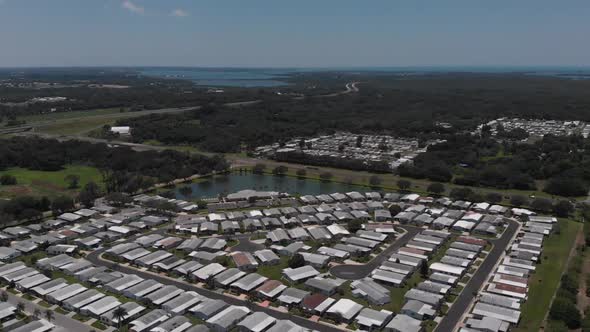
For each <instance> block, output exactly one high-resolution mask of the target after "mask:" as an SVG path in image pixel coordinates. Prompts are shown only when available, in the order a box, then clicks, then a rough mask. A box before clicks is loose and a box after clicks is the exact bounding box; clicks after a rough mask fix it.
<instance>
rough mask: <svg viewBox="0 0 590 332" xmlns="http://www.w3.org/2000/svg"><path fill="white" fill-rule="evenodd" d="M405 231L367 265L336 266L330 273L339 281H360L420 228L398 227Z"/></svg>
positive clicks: (420, 229) (418, 231)
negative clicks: (339, 279)
mask: <svg viewBox="0 0 590 332" xmlns="http://www.w3.org/2000/svg"><path fill="white" fill-rule="evenodd" d="M398 227H399V228H402V229H404V230H405V231H406V233H405V234H404V235H402V237H401V238H398V239H397V240H396V241H395V242H394V243H392V244H391V245H390V246H389V247H387V249H385V250H383V251H382V252H381V253H379V255H377V256H376V257H374V258H373V259H372V260H371V261H370V262H368V263H367V264H362V265H338V266H334V267H332V268H331V269H330V273H331V274H332V275H333V276H335V277H337V278H341V279H348V280H358V279H362V278H364V277H366V276H368V275H369V274H371V272H372V271H373V270H375V269H376V268H377V267H378V266H379V265H381V264H382V263H383V262H384V261H386V260H387V259H389V256H391V254H393V252H394V251H396V250H397V249H399V248H401V247H403V246H405V245H406V243H408V241H410V240H411V239H412V238H413V237H414V235H416V234H418V233H420V232H421V231H422V228H419V227H413V226H398Z"/></svg>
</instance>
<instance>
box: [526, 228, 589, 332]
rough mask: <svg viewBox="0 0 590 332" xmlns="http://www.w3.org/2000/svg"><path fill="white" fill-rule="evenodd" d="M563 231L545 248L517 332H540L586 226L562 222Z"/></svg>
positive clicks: (550, 238) (530, 285) (531, 279)
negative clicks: (577, 238)
mask: <svg viewBox="0 0 590 332" xmlns="http://www.w3.org/2000/svg"><path fill="white" fill-rule="evenodd" d="M559 228H560V234H552V235H551V236H549V238H548V239H547V240H546V241H545V242H544V244H543V254H542V255H543V256H542V259H541V264H539V265H538V266H537V269H536V271H535V273H534V274H533V276H532V277H531V278H530V280H529V293H528V300H527V301H526V302H525V304H524V305H523V307H522V316H521V319H520V324H519V325H518V327H517V328H516V329H515V330H514V331H517V332H525V331H539V329H540V327H541V325H542V323H543V320H544V318H545V315H546V314H547V311H548V310H549V305H550V303H551V299H552V298H553V295H554V294H555V292H556V291H557V287H558V285H559V281H560V279H561V275H562V272H563V271H564V269H565V264H566V263H567V260H568V256H569V254H570V251H571V249H572V246H573V245H574V244H575V243H576V236H577V234H578V232H580V231H581V229H582V224H580V223H576V222H574V221H571V220H567V219H560V220H559Z"/></svg>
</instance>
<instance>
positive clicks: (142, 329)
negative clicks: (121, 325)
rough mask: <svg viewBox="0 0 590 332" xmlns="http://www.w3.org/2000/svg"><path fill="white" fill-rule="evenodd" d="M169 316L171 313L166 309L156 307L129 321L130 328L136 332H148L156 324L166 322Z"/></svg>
mask: <svg viewBox="0 0 590 332" xmlns="http://www.w3.org/2000/svg"><path fill="white" fill-rule="evenodd" d="M169 318H170V315H169V314H168V313H167V312H166V311H164V310H162V309H155V310H152V311H150V312H148V313H146V314H144V315H143V316H141V317H139V318H136V319H135V320H133V321H131V322H130V323H129V330H130V331H134V332H147V331H149V330H150V329H151V328H153V327H154V326H157V325H159V324H161V323H162V322H165V321H166V320H168V319H169Z"/></svg>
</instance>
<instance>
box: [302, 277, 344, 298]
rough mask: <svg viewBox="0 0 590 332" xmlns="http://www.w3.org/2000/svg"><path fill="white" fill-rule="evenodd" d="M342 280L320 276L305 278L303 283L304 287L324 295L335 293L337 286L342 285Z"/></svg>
mask: <svg viewBox="0 0 590 332" xmlns="http://www.w3.org/2000/svg"><path fill="white" fill-rule="evenodd" d="M343 283H344V280H342V279H331V278H320V277H315V278H311V279H307V280H306V281H305V283H304V285H305V287H306V288H307V289H309V290H310V291H312V292H314V293H320V294H323V295H326V296H330V295H333V294H335V293H336V292H337V291H338V288H339V287H340V286H342V284H343Z"/></svg>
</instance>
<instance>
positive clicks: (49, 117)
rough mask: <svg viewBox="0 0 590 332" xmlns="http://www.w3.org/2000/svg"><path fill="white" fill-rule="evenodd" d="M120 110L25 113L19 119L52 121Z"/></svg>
mask: <svg viewBox="0 0 590 332" xmlns="http://www.w3.org/2000/svg"><path fill="white" fill-rule="evenodd" d="M118 113H121V112H120V108H118V107H114V108H102V109H95V110H86V111H73V112H55V113H47V114H36V115H27V116H23V117H19V118H18V119H19V120H25V121H27V122H38V121H53V120H64V119H72V118H83V117H88V116H97V115H109V114H118Z"/></svg>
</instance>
